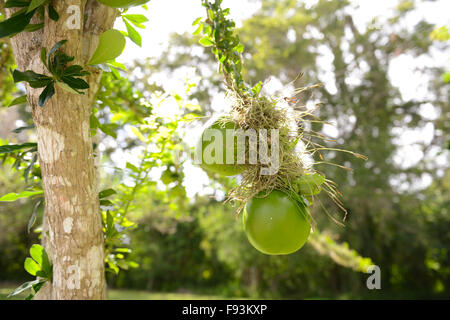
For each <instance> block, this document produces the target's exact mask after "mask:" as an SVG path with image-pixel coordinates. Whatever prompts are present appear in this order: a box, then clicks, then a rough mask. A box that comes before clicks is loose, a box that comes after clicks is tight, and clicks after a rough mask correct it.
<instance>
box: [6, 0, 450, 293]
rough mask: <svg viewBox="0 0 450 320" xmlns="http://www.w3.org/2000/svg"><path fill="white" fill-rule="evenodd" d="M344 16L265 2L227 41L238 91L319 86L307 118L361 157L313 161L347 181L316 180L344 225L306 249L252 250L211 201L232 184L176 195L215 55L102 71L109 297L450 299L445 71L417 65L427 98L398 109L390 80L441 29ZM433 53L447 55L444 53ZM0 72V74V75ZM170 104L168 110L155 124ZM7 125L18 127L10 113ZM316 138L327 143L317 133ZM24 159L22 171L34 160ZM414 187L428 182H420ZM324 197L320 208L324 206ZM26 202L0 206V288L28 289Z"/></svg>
mask: <svg viewBox="0 0 450 320" xmlns="http://www.w3.org/2000/svg"><path fill="white" fill-rule="evenodd" d="M350 8H351V4H350V3H349V2H348V1H343V0H333V1H325V0H319V1H318V2H317V4H315V5H310V6H307V5H306V4H304V3H303V2H302V1H295V0H282V1H275V0H263V1H262V6H261V8H260V9H259V10H258V12H256V14H255V15H253V16H252V17H250V18H249V19H247V20H245V21H244V22H243V25H242V28H241V29H239V30H238V32H237V34H238V35H239V38H240V40H241V42H242V43H243V44H244V45H245V50H244V52H243V58H244V59H243V62H244V63H243V66H242V71H243V78H244V80H245V81H246V82H247V83H250V84H256V83H258V82H259V81H264V80H265V79H268V78H269V77H275V78H276V79H278V80H279V81H281V83H285V84H287V83H289V82H290V81H292V80H293V79H295V78H296V76H297V75H298V74H299V73H300V72H304V77H303V78H301V79H300V80H297V81H296V82H295V83H294V85H295V86H302V85H305V84H306V85H307V84H311V83H317V82H323V83H324V87H323V88H322V89H320V90H319V91H317V92H316V94H315V96H314V97H313V98H314V99H316V100H319V99H320V100H321V101H322V102H323V106H322V107H321V113H320V117H321V118H323V119H324V120H329V121H331V122H334V123H335V124H336V126H335V131H336V132H335V136H336V140H337V141H336V142H335V143H330V146H334V145H339V147H343V148H345V149H350V150H355V151H358V152H360V153H363V154H365V155H367V156H368V157H369V161H368V162H367V163H365V164H364V163H363V164H362V163H361V162H359V161H357V160H356V161H355V160H353V158H352V157H350V156H347V155H345V154H337V153H336V154H334V153H333V152H330V153H329V154H327V157H328V158H331V160H332V161H333V162H337V163H343V164H345V165H346V166H347V167H351V168H353V169H354V171H353V172H345V171H339V170H335V169H334V168H326V169H325V170H326V172H327V175H329V176H330V177H332V179H333V180H335V181H337V182H338V184H339V185H340V189H341V190H342V191H343V194H344V195H345V197H344V199H345V205H346V209H347V210H348V211H349V216H348V218H347V221H346V227H345V228H341V227H339V226H336V225H335V224H333V223H332V222H330V221H329V219H328V218H327V217H323V216H322V215H318V214H316V215H315V218H316V220H317V222H318V230H317V232H315V233H314V234H313V235H312V236H311V239H310V241H309V245H307V246H305V248H303V249H302V250H300V251H299V252H297V253H295V254H292V255H289V256H266V255H262V254H260V253H258V252H257V251H256V250H254V249H253V248H252V247H251V245H250V244H249V243H248V241H247V239H246V238H245V234H244V233H243V231H242V225H241V220H236V218H235V216H234V208H232V207H230V206H229V205H224V204H223V203H222V202H219V201H218V200H217V199H220V194H221V192H219V191H223V190H227V189H229V188H231V187H232V186H233V185H235V183H236V181H235V180H234V178H218V177H216V176H210V177H209V178H210V180H211V184H210V186H211V187H212V189H213V193H214V194H212V196H210V195H208V194H207V195H196V196H194V197H192V198H188V197H187V194H186V190H185V187H186V182H185V181H184V180H185V170H186V169H185V167H186V166H187V163H188V162H189V148H188V147H187V146H186V145H185V144H184V143H183V138H184V137H185V135H187V134H189V133H190V129H192V128H193V127H195V126H198V125H199V122H200V121H192V120H194V119H197V118H199V117H201V116H204V115H211V114H212V113H213V109H212V107H211V102H212V99H213V97H215V96H216V95H217V93H218V92H221V91H223V86H224V84H223V83H222V78H221V77H222V76H221V75H220V74H218V73H216V72H213V71H214V70H216V63H215V60H214V55H213V54H212V53H211V52H210V50H209V49H208V48H207V49H204V48H203V47H202V46H201V45H200V44H199V43H198V41H199V40H200V37H199V36H198V35H194V36H192V35H189V34H184V35H174V36H173V37H172V38H171V42H170V43H169V46H168V49H167V51H166V52H163V53H162V55H161V57H159V58H152V59H146V60H141V61H137V62H136V63H135V64H134V65H133V66H128V71H124V70H122V69H124V68H123V67H122V66H120V65H119V64H115V65H114V66H110V67H113V70H114V71H113V72H110V73H105V74H104V75H103V79H102V85H103V86H102V89H101V90H100V92H99V94H98V99H97V103H96V105H95V108H94V110H93V115H92V117H91V128H92V130H91V131H92V132H91V133H92V135H93V140H94V143H95V146H96V154H97V157H98V158H97V159H98V163H99V166H100V169H101V171H100V172H101V184H102V189H104V190H108V189H114V192H107V193H106V194H108V196H107V197H104V198H102V201H103V202H102V211H103V217H104V226H105V232H106V233H108V230H109V232H110V235H111V237H110V238H109V240H107V251H108V255H107V261H106V262H107V263H108V265H109V267H110V270H111V271H113V272H111V273H109V274H108V282H109V284H110V286H112V287H120V288H140V289H149V290H156V291H158V290H163V291H169V290H170V291H183V290H190V291H202V292H204V293H208V294H214V295H223V296H252V297H269V298H305V297H337V296H339V297H342V295H343V294H345V295H347V297H384V298H390V297H403V298H404V297H421V298H426V297H433V296H436V295H440V296H445V297H448V295H449V290H450V285H449V273H450V270H449V266H450V261H449V260H450V253H449V250H450V233H449V230H450V216H449V209H450V197H449V195H450V184H449V181H450V170H449V169H448V160H446V159H445V157H446V156H448V152H449V151H448V150H446V149H447V148H448V147H447V146H448V141H450V138H449V133H450V128H449V122H448V112H449V109H448V106H449V90H448V89H449V87H448V86H449V84H446V83H445V82H443V81H442V80H441V78H440V77H441V74H442V73H443V72H444V71H445V70H442V69H441V68H419V70H417V72H419V74H420V77H422V78H423V79H424V80H423V87H424V88H425V89H426V91H427V92H428V94H427V96H426V98H424V99H423V100H405V98H404V97H403V96H402V94H401V93H400V90H399V88H397V87H395V86H394V85H393V84H392V83H391V81H390V77H389V67H390V66H391V65H392V64H393V63H394V61H395V59H396V58H398V57H402V56H410V57H413V58H417V57H421V56H428V55H430V52H431V49H432V48H433V47H434V46H436V43H437V40H439V41H441V40H442V37H443V36H442V34H444V31H445V30H444V29H443V28H440V27H437V26H434V25H432V24H430V22H427V21H421V22H419V23H417V24H416V25H415V26H413V28H409V29H408V28H405V27H404V21H405V20H406V19H408V15H410V14H412V13H414V12H415V10H417V9H416V8H415V2H414V1H401V2H399V5H398V6H397V7H396V10H395V13H394V15H393V16H391V17H384V20H382V19H381V17H380V18H374V19H373V21H372V22H371V23H370V24H369V25H368V27H367V28H362V27H361V26H359V25H358V26H356V25H355V23H354V22H353V18H352V15H351V14H350V12H351V10H350ZM231 14H232V13H231ZM433 30H438V31H433ZM447 33H448V31H447ZM430 34H432V36H431V37H430ZM438 45H439V48H443V49H445V48H447V44H446V43H445V42H439V43H438ZM0 50H3V51H0V53H1V52H6V51H5V50H9V49H8V47H1V48H0ZM324 57H325V58H328V60H329V62H327V63H329V64H330V65H329V66H328V65H326V64H325V63H324V61H325V60H326V59H325V60H324ZM12 63H13V62H11V61H10V65H12ZM192 66H194V67H195V69H196V75H197V76H199V77H196V79H195V80H194V79H186V81H185V83H184V88H185V89H184V91H182V92H173V91H171V89H170V88H169V87H168V86H167V85H166V83H164V81H162V82H158V81H157V76H158V75H162V74H164V75H166V78H171V77H172V78H178V79H179V73H178V72H179V71H180V70H181V71H185V70H186V69H187V68H190V67H192ZM4 69H5V68H2V70H1V73H0V77H2V75H3V73H5V75H7V72H5V71H4ZM6 77H7V76H6ZM2 79H3V78H2ZM406 80H408V79H406ZM8 81H10V80H8ZM291 89H293V87H289V86H287V87H286V88H282V90H285V91H289V90H291ZM0 90H2V91H0V95H1V100H2V102H3V101H9V100H11V99H12V98H11V95H12V94H13V93H14V90H15V89H14V87H12V86H11V87H7V86H3V85H2V86H1V89H0ZM283 92H284V91H283ZM297 98H298V99H299V100H300V101H306V100H308V99H309V98H311V97H306V96H298V97H297ZM8 99H9V100H8ZM2 104H3V103H2ZM199 106H201V108H200V107H199ZM14 108H16V107H14ZM169 108H170V109H171V110H172V109H174V110H175V112H173V114H171V115H170V116H169V115H162V114H163V113H162V112H161V110H165V109H169ZM423 110H428V111H429V110H432V111H433V112H432V113H433V114H436V116H435V117H431V116H429V115H428V114H426V113H425V114H424V111H423ZM19 117H20V118H21V119H24V121H25V123H26V124H30V122H29V116H28V118H27V115H26V114H24V113H23V112H22V113H20V115H19ZM199 119H201V118H199ZM2 121H3V120H2ZM430 126H432V129H433V130H432V131H433V138H432V139H431V140H430V141H425V142H418V143H413V144H414V146H415V147H417V148H419V150H420V154H421V155H422V157H421V159H420V160H419V161H418V162H416V163H414V164H413V165H410V166H405V165H403V164H401V163H399V161H397V160H396V159H397V158H398V156H399V155H404V154H405V152H407V150H406V151H405V149H404V148H403V147H402V146H401V144H402V139H403V140H404V139H406V138H407V137H408V135H409V134H411V132H412V131H411V130H416V131H417V130H419V132H420V130H422V129H423V128H426V127H430ZM315 129H316V130H317V131H322V132H324V131H325V133H326V129H327V128H324V127H322V126H321V125H320V126H317V127H316V128H315ZM30 131H32V130H30ZM25 132H28V131H24V132H23V133H22V134H24V133H25ZM23 142H24V141H23V140H19V139H18V140H17V143H23ZM14 143H16V142H14ZM443 158H444V160H442V159H443ZM24 159H25V162H24V164H22V167H21V168H22V169H24V168H26V166H25V165H26V164H27V163H28V164H29V161H31V159H32V156H31V155H30V154H27V155H25V156H24ZM8 161H9V162H8V163H7V165H6V166H4V167H2V168H1V170H2V171H1V173H0V195H3V194H6V193H9V192H17V191H20V190H23V189H24V187H25V186H26V185H25V184H24V182H23V176H21V175H19V174H17V173H12V172H11V171H10V166H11V165H12V164H13V163H14V159H13V158H11V159H10V160H8ZM27 161H28V162H27ZM34 166H35V171H36V170H38V165H37V164H36V165H34ZM36 173H38V172H36ZM33 177H34V176H33ZM424 178H428V180H431V181H432V183H431V184H425V183H423V179H424ZM36 179H37V178H33V179H31V181H29V182H28V185H30V183H37V181H36ZM322 201H323V205H324V206H325V207H327V208H329V209H330V211H332V204H331V203H329V202H327V200H326V199H323V200H322ZM34 204H35V202H34V201H30V200H29V199H28V200H27V199H22V200H18V201H16V202H13V203H1V204H0V230H1V231H2V232H0V256H1V257H2V258H1V259H0V267H1V268H2V270H3V272H2V274H1V275H0V281H13V280H19V279H20V280H22V279H24V278H25V277H26V275H25V271H24V270H23V268H22V262H23V260H24V258H25V256H26V254H27V248H29V246H30V245H31V243H33V242H36V241H37V240H36V239H30V238H29V236H28V235H27V231H26V230H27V224H28V220H29V218H30V215H31V213H32V211H33V206H34ZM40 214H41V213H40V212H38V220H39V217H40ZM108 214H109V218H108ZM38 224H39V223H37V224H36V225H38ZM116 232H117V233H116ZM32 237H34V238H36V234H35V233H32ZM362 256H363V257H370V259H368V258H363V257H362ZM331 261H333V262H334V263H331ZM372 263H375V264H377V265H379V266H380V268H381V276H382V280H381V281H382V290H380V292H373V291H369V290H368V289H367V288H366V285H365V283H366V279H367V276H368V275H367V274H364V273H362V272H364V270H365V269H366V268H367V266H368V265H369V264H372ZM119 269H127V271H126V272H122V271H119ZM355 271H358V272H355ZM361 271H362V272H361Z"/></svg>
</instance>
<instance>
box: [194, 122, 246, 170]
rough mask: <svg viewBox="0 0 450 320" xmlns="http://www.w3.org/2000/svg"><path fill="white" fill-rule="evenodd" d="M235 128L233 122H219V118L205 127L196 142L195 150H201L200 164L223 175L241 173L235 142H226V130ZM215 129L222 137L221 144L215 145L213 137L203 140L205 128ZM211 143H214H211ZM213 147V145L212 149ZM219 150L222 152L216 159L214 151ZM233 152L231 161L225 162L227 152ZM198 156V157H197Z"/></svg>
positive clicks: (242, 167)
mask: <svg viewBox="0 0 450 320" xmlns="http://www.w3.org/2000/svg"><path fill="white" fill-rule="evenodd" d="M236 128H237V126H236V124H235V123H233V122H226V123H221V122H220V120H217V121H215V122H214V123H213V124H212V125H211V126H209V127H207V128H206V129H205V130H204V131H203V133H202V135H201V137H200V139H199V141H198V143H197V147H196V148H197V150H196V152H201V163H200V166H201V167H202V168H203V169H205V170H207V171H210V172H213V173H218V174H220V175H223V176H234V175H237V174H239V173H241V172H242V171H243V170H244V166H243V165H238V164H237V142H236V140H235V141H234V143H233V144H231V143H230V144H229V145H228V144H227V138H226V137H227V134H226V131H227V130H235V129H236ZM210 129H216V130H218V132H219V133H220V135H221V137H222V144H219V145H216V144H215V138H211V140H204V137H205V134H206V133H207V130H210ZM211 144H214V146H213V145H211ZM213 147H215V148H214V149H213ZM218 150H220V151H221V152H222V157H221V158H219V160H218V161H216V160H217V159H215V154H216V151H218ZM210 151H211V152H210ZM231 152H233V154H234V158H233V163H227V154H230V155H231ZM199 158H200V157H199Z"/></svg>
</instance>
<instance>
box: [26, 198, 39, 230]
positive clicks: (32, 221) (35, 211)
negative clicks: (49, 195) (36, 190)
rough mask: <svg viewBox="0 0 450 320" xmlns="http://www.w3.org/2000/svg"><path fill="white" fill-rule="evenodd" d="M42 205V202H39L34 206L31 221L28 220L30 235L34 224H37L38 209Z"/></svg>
mask: <svg viewBox="0 0 450 320" xmlns="http://www.w3.org/2000/svg"><path fill="white" fill-rule="evenodd" d="M40 205H41V201H38V202H37V203H36V204H35V205H34V208H33V212H32V213H31V217H30V220H28V224H27V231H28V233H30V231H31V228H32V227H33V225H34V223H35V222H36V215H37V209H38V208H39V206H40Z"/></svg>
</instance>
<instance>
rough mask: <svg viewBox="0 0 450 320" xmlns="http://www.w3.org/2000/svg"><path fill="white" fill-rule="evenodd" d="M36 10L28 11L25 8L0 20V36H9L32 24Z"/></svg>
mask: <svg viewBox="0 0 450 320" xmlns="http://www.w3.org/2000/svg"><path fill="white" fill-rule="evenodd" d="M34 12H35V11H32V12H30V13H26V12H25V9H24V10H23V12H22V13H19V14H17V15H14V16H12V17H11V18H9V19H7V20H4V21H2V22H0V38H4V37H9V36H11V35H13V34H16V33H19V32H22V31H23V30H25V28H26V26H27V25H29V24H30V21H31V18H32V17H33V15H34Z"/></svg>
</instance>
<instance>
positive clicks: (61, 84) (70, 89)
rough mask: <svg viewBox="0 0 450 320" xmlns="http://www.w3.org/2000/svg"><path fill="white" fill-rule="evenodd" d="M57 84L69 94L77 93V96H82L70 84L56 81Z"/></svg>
mask: <svg viewBox="0 0 450 320" xmlns="http://www.w3.org/2000/svg"><path fill="white" fill-rule="evenodd" d="M56 84H57V85H58V87H60V88H61V89H64V90H66V91H68V92H71V93H75V94H80V92H79V91H77V90H74V89H72V88H71V87H70V86H69V85H68V84H65V83H64V82H61V81H56Z"/></svg>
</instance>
